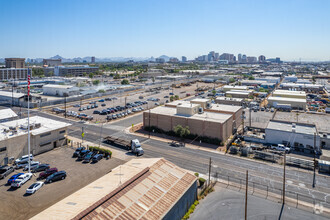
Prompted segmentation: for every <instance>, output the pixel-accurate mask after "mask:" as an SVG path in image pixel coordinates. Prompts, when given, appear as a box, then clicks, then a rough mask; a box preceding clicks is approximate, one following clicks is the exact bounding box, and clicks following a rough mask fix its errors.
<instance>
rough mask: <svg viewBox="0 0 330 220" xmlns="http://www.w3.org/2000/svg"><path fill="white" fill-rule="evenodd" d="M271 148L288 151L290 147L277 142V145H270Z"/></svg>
mask: <svg viewBox="0 0 330 220" xmlns="http://www.w3.org/2000/svg"><path fill="white" fill-rule="evenodd" d="M272 149H274V150H277V151H285V152H286V153H289V152H290V150H291V149H290V148H289V147H286V146H284V145H283V144H278V145H277V146H272Z"/></svg>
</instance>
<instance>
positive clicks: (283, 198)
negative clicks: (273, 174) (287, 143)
mask: <svg viewBox="0 0 330 220" xmlns="http://www.w3.org/2000/svg"><path fill="white" fill-rule="evenodd" d="M285 164H286V152H285V151H284V163H283V195H282V200H283V201H282V203H283V205H284V204H285Z"/></svg>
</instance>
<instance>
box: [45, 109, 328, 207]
mask: <svg viewBox="0 0 330 220" xmlns="http://www.w3.org/2000/svg"><path fill="white" fill-rule="evenodd" d="M38 114H39V115H42V116H45V117H49V118H53V119H57V120H60V121H67V120H66V119H64V118H59V117H57V116H54V115H48V114H45V113H38ZM141 117H142V116H141V113H140V114H137V115H134V116H131V117H128V118H125V119H121V120H120V121H116V122H111V123H108V124H106V125H104V126H103V129H102V136H103V137H104V136H107V135H113V136H117V137H125V138H127V139H133V138H138V139H139V140H140V141H141V142H142V146H143V148H144V150H145V155H144V156H143V157H164V158H165V159H167V160H169V161H171V162H173V163H175V164H176V165H178V166H180V167H182V168H185V169H188V170H192V171H195V172H199V173H202V174H206V173H208V164H209V158H211V159H212V172H211V173H212V176H213V177H217V178H221V179H227V178H228V176H229V178H230V181H240V180H239V179H244V178H245V171H246V170H247V169H248V170H249V175H250V178H249V180H250V181H251V182H255V187H256V188H258V187H260V188H262V189H265V188H266V186H267V187H268V188H269V190H270V191H272V192H275V193H280V189H282V177H283V167H282V166H280V165H278V164H270V163H264V162H259V161H255V160H248V159H243V158H239V157H235V156H231V155H223V154H221V153H217V152H210V151H203V150H198V149H190V148H173V147H171V146H169V144H168V143H164V142H161V141H158V140H153V139H147V138H141V137H138V136H134V135H131V134H126V133H124V129H125V128H126V127H129V126H130V125H131V124H132V123H136V122H138V121H139V120H141ZM71 123H73V126H72V128H71V129H70V130H69V134H70V135H71V136H74V137H77V138H81V127H84V128H85V137H84V139H85V140H87V141H90V142H94V143H98V142H99V140H100V132H101V125H89V124H82V123H79V122H71ZM109 147H111V148H115V149H117V150H121V151H123V152H126V151H125V150H124V149H120V148H118V147H114V146H110V145H109ZM312 179H313V173H312V172H311V171H306V170H299V169H297V168H292V167H287V172H286V180H287V181H286V189H287V191H288V192H287V196H289V197H290V196H291V197H294V196H296V195H295V194H294V193H299V194H301V195H306V196H308V198H307V197H306V198H305V200H306V201H307V202H313V201H312V200H311V199H309V198H315V199H319V200H320V201H323V202H327V204H326V203H322V204H321V205H322V206H325V207H328V206H329V204H330V196H329V195H330V188H329V184H330V177H329V176H325V175H316V187H315V188H312ZM290 192H292V193H290ZM301 199H304V198H301ZM316 202H317V203H320V202H319V201H316ZM328 208H330V207H328Z"/></svg>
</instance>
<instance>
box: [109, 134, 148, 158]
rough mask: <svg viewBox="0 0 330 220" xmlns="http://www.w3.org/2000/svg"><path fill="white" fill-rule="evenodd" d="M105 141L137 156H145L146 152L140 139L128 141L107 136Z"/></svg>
mask: <svg viewBox="0 0 330 220" xmlns="http://www.w3.org/2000/svg"><path fill="white" fill-rule="evenodd" d="M104 140H105V142H107V143H109V144H116V145H120V146H123V147H125V148H126V150H130V151H131V152H132V153H134V154H136V156H141V155H143V154H144V151H143V149H142V147H141V144H140V142H139V140H138V139H133V140H130V141H128V140H126V139H121V138H116V137H111V136H107V137H105V138H104Z"/></svg>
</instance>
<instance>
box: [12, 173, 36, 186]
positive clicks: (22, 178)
mask: <svg viewBox="0 0 330 220" xmlns="http://www.w3.org/2000/svg"><path fill="white" fill-rule="evenodd" d="M31 178H32V173H24V174H23V175H20V176H19V177H18V178H17V179H16V180H15V181H14V182H13V183H12V184H11V187H13V188H20V187H21V186H22V185H23V184H24V183H26V182H27V181H29V180H30V179H31Z"/></svg>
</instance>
